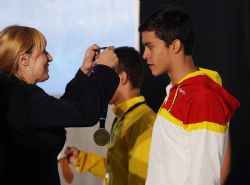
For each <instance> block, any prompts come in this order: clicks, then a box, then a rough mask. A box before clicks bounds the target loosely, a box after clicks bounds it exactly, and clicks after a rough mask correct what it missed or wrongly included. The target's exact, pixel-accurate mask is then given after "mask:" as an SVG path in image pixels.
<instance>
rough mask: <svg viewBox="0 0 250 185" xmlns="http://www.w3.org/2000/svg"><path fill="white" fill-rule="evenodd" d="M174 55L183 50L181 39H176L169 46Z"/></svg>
mask: <svg viewBox="0 0 250 185" xmlns="http://www.w3.org/2000/svg"><path fill="white" fill-rule="evenodd" d="M169 47H170V48H171V50H172V51H173V53H175V54H176V53H179V52H180V51H181V49H182V43H181V41H180V40H179V39H175V40H173V41H172V43H171V44H170V45H169Z"/></svg>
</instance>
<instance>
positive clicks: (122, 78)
mask: <svg viewBox="0 0 250 185" xmlns="http://www.w3.org/2000/svg"><path fill="white" fill-rule="evenodd" d="M119 77H120V83H121V84H122V85H124V84H126V83H127V81H128V75H127V73H126V72H125V71H122V72H120V73H119Z"/></svg>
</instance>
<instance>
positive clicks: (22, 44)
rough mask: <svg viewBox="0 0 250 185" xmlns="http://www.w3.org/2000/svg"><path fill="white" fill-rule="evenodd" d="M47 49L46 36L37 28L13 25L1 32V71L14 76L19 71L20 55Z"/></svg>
mask: <svg viewBox="0 0 250 185" xmlns="http://www.w3.org/2000/svg"><path fill="white" fill-rule="evenodd" d="M45 47H46V39H45V37H44V35H43V34H42V33H41V32H40V31H38V30H37V29H35V28H31V27H26V26H18V25H13V26H9V27H6V28H4V29H3V30H2V31H1V32H0V70H1V71H2V72H4V73H9V74H13V73H15V72H16V71H17V61H18V59H19V56H20V54H22V53H32V52H33V51H37V53H38V54H40V53H42V52H43V51H44V49H45Z"/></svg>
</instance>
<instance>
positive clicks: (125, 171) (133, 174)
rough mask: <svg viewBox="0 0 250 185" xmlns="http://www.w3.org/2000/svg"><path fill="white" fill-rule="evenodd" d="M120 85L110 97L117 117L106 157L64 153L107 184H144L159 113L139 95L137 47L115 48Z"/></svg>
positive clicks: (80, 169)
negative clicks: (155, 123)
mask: <svg viewBox="0 0 250 185" xmlns="http://www.w3.org/2000/svg"><path fill="white" fill-rule="evenodd" d="M115 53H116V54H117V57H118V59H119V64H118V67H117V69H116V72H117V74H119V77H120V84H119V86H118V88H117V90H116V92H115V94H114V96H113V97H112V99H111V100H110V104H114V108H113V112H114V114H115V116H116V119H115V120H114V123H113V126H112V129H111V140H110V142H109V144H108V150H107V157H106V158H105V157H103V156H100V155H97V154H94V153H87V152H85V151H82V150H79V149H78V148H76V147H68V148H67V149H66V151H65V154H66V155H67V157H68V160H69V162H70V163H72V164H74V165H75V167H76V170H77V171H78V172H80V173H84V172H86V171H89V172H91V173H92V174H94V175H95V176H97V177H98V178H100V179H104V184H106V185H118V184H119V185H144V184H145V180H146V176H147V169H148V160H149V151H150V143H151V135H152V128H153V123H154V120H155V117H156V114H155V113H154V112H153V110H151V108H149V106H148V105H147V104H146V102H145V99H144V97H143V96H140V92H139V89H140V85H141V81H142V77H143V61H142V60H141V57H140V54H139V53H138V51H136V50H135V49H134V48H131V47H120V48H116V49H115Z"/></svg>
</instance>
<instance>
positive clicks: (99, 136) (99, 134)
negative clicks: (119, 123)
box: [93, 128, 110, 146]
mask: <svg viewBox="0 0 250 185" xmlns="http://www.w3.org/2000/svg"><path fill="white" fill-rule="evenodd" d="M93 138H94V141H95V143H96V144H97V145H99V146H104V145H106V144H108V143H109V140H110V135H109V132H108V131H107V130H106V129H105V128H99V129H98V130H97V131H95V133H94V136H93Z"/></svg>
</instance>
